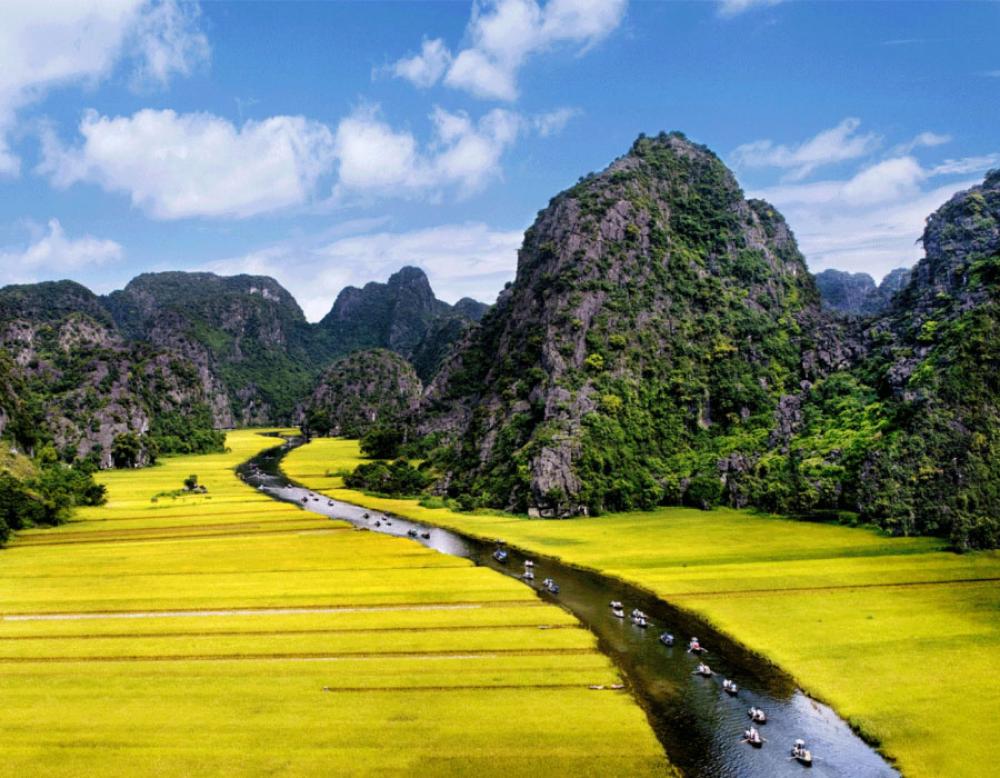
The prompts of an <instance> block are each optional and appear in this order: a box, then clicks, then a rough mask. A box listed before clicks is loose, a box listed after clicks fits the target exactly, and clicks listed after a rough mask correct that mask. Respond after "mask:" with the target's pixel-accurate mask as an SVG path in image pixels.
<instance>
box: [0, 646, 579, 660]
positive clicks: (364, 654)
mask: <svg viewBox="0 0 1000 778" xmlns="http://www.w3.org/2000/svg"><path fill="white" fill-rule="evenodd" d="M591 653H593V649H592V648H519V649H515V648H508V649H504V648H491V649H485V650H481V651H477V650H463V651H425V652H419V651H345V652H341V653H337V654H332V653H322V652H317V653H289V654H249V653H248V654H162V655H159V656H143V655H140V654H137V655H134V656H129V655H126V654H122V655H120V656H31V657H13V656H4V657H0V664H33V663H37V662H231V661H232V662H252V661H284V660H288V661H296V660H303V659H308V660H323V661H330V662H333V661H338V660H341V659H381V658H392V659H450V658H463V659H479V658H489V657H498V656H585V655H587V654H591Z"/></svg>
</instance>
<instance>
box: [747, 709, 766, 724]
mask: <svg viewBox="0 0 1000 778" xmlns="http://www.w3.org/2000/svg"><path fill="white" fill-rule="evenodd" d="M747 715H748V716H749V717H750V720H751V721H752V722H753V723H754V724H767V714H766V713H764V711H763V710H762V709H761V708H751V709H750V710H748V711H747Z"/></svg>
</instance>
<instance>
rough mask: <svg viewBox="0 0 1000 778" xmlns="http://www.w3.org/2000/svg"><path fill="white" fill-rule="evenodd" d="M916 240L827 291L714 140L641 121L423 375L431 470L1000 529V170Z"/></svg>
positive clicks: (527, 504)
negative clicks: (622, 149)
mask: <svg viewBox="0 0 1000 778" xmlns="http://www.w3.org/2000/svg"><path fill="white" fill-rule="evenodd" d="M923 241H924V246H925V248H926V254H927V256H926V258H925V259H923V260H922V261H921V262H920V263H919V264H918V265H917V266H916V267H915V268H914V269H913V270H912V272H911V271H905V270H900V271H895V272H894V273H892V274H890V275H889V276H888V277H887V278H886V279H885V281H884V282H883V284H882V285H881V286H880V287H878V288H875V286H874V283H868V282H866V281H864V279H862V280H861V283H859V284H857V286H858V288H859V289H860V292H861V293H860V294H858V295H856V296H855V297H854V298H851V300H850V305H849V306H848V307H850V308H855V307H860V308H861V309H862V311H861V312H863V313H865V315H864V316H863V317H851V318H845V317H843V316H839V315H834V313H832V312H827V311H824V310H823V309H822V308H821V306H820V295H819V290H818V289H817V287H816V284H815V283H814V281H813V279H812V277H811V276H810V275H809V274H808V272H806V269H805V265H804V262H803V260H802V257H801V255H800V254H799V252H798V250H797V249H796V247H795V242H794V239H793V238H792V235H791V233H790V232H789V230H788V228H787V226H786V225H785V223H784V221H783V220H782V218H781V217H780V215H779V214H777V213H776V212H775V211H774V209H773V208H771V207H770V206H769V205H767V204H766V203H763V202H759V201H747V200H744V199H743V197H742V194H741V192H740V191H739V188H738V186H737V185H736V183H735V181H734V180H733V178H732V176H731V175H730V174H729V172H728V171H727V170H726V169H725V167H724V166H723V165H722V164H721V163H720V162H719V160H718V159H717V158H716V157H715V156H714V155H713V154H711V152H709V151H708V150H707V149H705V148H703V147H700V146H697V145H695V144H692V143H690V142H689V141H687V140H686V139H684V138H683V137H682V136H679V135H661V136H659V137H657V138H653V139H650V138H640V139H639V141H637V142H636V144H635V145H634V146H633V148H632V150H631V151H630V152H629V154H627V155H626V156H624V157H622V158H621V159H619V160H616V161H615V162H614V163H613V164H612V165H611V166H610V167H609V168H608V169H607V170H605V171H604V172H602V173H600V174H598V175H596V176H590V177H588V178H586V179H584V180H582V181H581V182H580V183H579V184H578V185H577V186H575V187H573V188H572V189H570V190H568V191H566V192H564V193H562V194H561V195H559V196H557V197H556V198H554V199H553V200H552V202H551V203H550V204H549V207H548V208H546V209H545V210H544V211H542V212H541V213H540V214H539V216H538V219H537V220H536V222H535V224H534V225H533V226H532V227H531V229H529V230H528V232H527V233H526V235H525V240H524V245H523V247H522V249H521V252H520V254H519V258H518V272H517V278H516V280H515V282H514V283H513V285H512V286H511V287H510V288H509V289H508V290H507V291H505V292H504V293H503V294H502V295H501V297H500V299H499V301H498V303H497V305H496V306H495V307H494V308H493V309H492V310H491V311H490V312H489V313H488V314H487V315H486V316H485V317H484V319H483V321H482V323H481V325H480V326H479V327H477V328H474V329H471V330H469V331H467V332H466V333H465V335H464V336H463V340H462V341H461V344H460V346H459V348H458V349H456V350H455V351H454V352H453V353H452V354H451V355H450V356H449V358H448V359H447V360H446V362H445V364H444V366H443V367H442V369H441V371H440V372H439V373H438V375H437V377H436V378H435V379H434V381H433V382H432V384H431V386H430V387H429V389H428V391H427V392H426V394H425V398H424V400H423V402H422V405H421V409H420V412H419V414H417V415H416V417H415V419H416V421H415V424H416V434H418V435H420V434H423V435H430V434H431V433H433V434H434V436H433V438H429V440H430V441H432V442H433V443H434V444H435V445H437V448H436V449H435V450H434V451H433V452H432V453H431V454H430V456H431V458H432V460H433V461H434V463H435V464H436V466H437V467H438V468H439V470H441V471H442V472H443V473H444V476H443V478H442V479H441V481H440V482H439V484H438V488H439V490H441V491H444V492H447V493H449V494H451V495H453V496H459V495H461V496H463V497H464V498H465V501H466V502H469V501H470V500H471V501H479V502H481V503H485V504H488V505H491V506H496V507H504V508H513V509H516V510H521V511H527V512H529V513H533V514H537V515H541V516H562V515H573V514H578V513H587V512H595V511H601V510H608V509H628V508H635V507H651V506H653V505H655V504H658V503H665V504H675V503H687V504H690V505H700V506H702V507H707V506H710V505H712V504H715V503H717V502H726V503H728V504H731V505H735V506H744V505H756V506H758V507H761V508H764V509H767V510H773V511H779V512H782V513H786V514H792V515H795V514H803V515H816V514H817V513H820V514H822V513H824V512H832V513H836V514H837V515H841V516H847V515H850V516H856V517H860V519H861V520H863V521H873V522H876V523H878V524H879V525H881V526H882V527H884V528H886V529H887V530H890V531H892V532H896V533H905V534H912V533H924V534H938V535H945V536H948V537H950V538H951V539H952V540H953V542H954V544H955V546H957V547H960V548H969V547H994V546H996V545H997V544H998V543H1000V520H998V519H997V517H998V516H1000V411H998V407H1000V403H998V393H1000V378H998V376H1000V319H998V313H1000V294H998V290H1000V172H994V173H991V174H990V175H989V176H987V178H986V180H985V182H984V183H983V185H982V186H979V187H975V188H974V189H972V190H970V191H969V192H965V193H962V194H960V195H957V196H956V197H955V198H953V199H952V200H951V201H950V202H949V203H947V204H946V205H945V206H943V207H942V208H941V209H940V210H939V211H938V212H937V213H936V214H934V215H932V216H931V217H930V219H929V220H928V224H927V229H926V232H925V234H924V238H923ZM848 280H849V281H851V283H853V280H852V279H850V278H848ZM855 280H856V279H855ZM848 297H849V295H848ZM878 310H881V311H882V312H881V313H876V312H875V311H878ZM442 440H444V441H446V445H443V446H442V445H440V443H441V441H442Z"/></svg>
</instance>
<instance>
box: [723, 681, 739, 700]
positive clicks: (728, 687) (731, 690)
mask: <svg viewBox="0 0 1000 778" xmlns="http://www.w3.org/2000/svg"><path fill="white" fill-rule="evenodd" d="M722 690H723V691H724V692H726V693H727V694H732V695H734V696H735V695H736V694H739V691H740V687H739V686H737V685H736V682H735V681H730V680H729V679H728V678H726V679H725V680H723V682H722Z"/></svg>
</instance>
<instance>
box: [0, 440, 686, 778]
mask: <svg viewBox="0 0 1000 778" xmlns="http://www.w3.org/2000/svg"><path fill="white" fill-rule="evenodd" d="M274 443H275V442H274V440H273V439H269V438H265V437H262V436H261V435H260V434H257V433H255V432H236V433H232V434H230V435H229V437H228V439H227V445H228V446H229V449H230V450H229V451H228V452H227V453H225V454H217V455H209V456H200V457H179V458H169V459H166V460H165V461H164V462H163V464H161V465H160V466H158V467H156V468H153V469H148V470H132V471H115V472H108V473H104V474H101V476H100V479H101V481H102V482H103V483H105V484H106V485H107V486H108V491H109V496H110V499H109V502H108V504H107V505H106V506H103V507H101V508H92V509H86V510H82V511H80V512H79V514H78V516H77V520H76V521H74V522H72V523H71V524H69V525H66V526H63V527H59V528H55V529H48V530H33V531H28V532H23V533H20V535H19V536H18V538H17V539H16V541H15V542H14V543H13V544H12V545H11V546H10V547H8V548H7V549H4V550H3V551H0V700H2V704H0V729H2V730H3V732H4V748H3V754H2V772H3V774H5V775H24V776H88V777H89V776H111V775H114V776H122V775H128V776H135V775H150V776H152V775H156V776H178V775H191V776H194V775H213V776H215V775H248V776H258V775H259V776H264V775H266V776H282V775H288V776H302V775H364V774H371V773H379V774H382V775H385V774H389V775H391V774H400V773H418V774H424V775H449V774H463V775H466V774H470V773H471V774H480V775H501V774H502V775H528V774H533V775H535V774H553V773H560V774H574V775H595V776H598V775H600V776H604V775H615V774H628V775H636V774H640V775H641V774H658V775H663V774H664V773H666V772H669V770H670V768H669V765H668V764H667V762H666V759H665V757H664V755H663V752H662V749H661V747H660V745H659V743H658V742H657V740H656V738H655V736H654V735H653V732H652V730H651V729H650V727H649V725H648V723H647V721H646V718H645V715H644V713H643V712H642V711H641V709H640V708H639V707H638V706H637V705H636V703H635V702H634V700H633V698H632V697H631V696H630V695H628V694H627V693H626V692H621V691H608V690H604V691H593V690H591V689H590V688H589V687H590V686H591V685H604V686H608V685H611V684H614V683H618V682H620V678H619V675H618V673H617V671H616V670H615V668H614V667H613V666H612V665H611V664H610V662H609V661H608V660H607V658H605V657H604V656H603V655H602V654H601V653H599V652H598V651H597V649H596V646H595V641H594V639H593V637H592V635H591V634H590V633H589V632H588V631H586V630H584V629H582V628H581V627H580V625H579V624H578V623H577V622H576V621H575V619H574V618H573V617H572V616H570V615H569V614H568V613H566V612H565V611H563V610H561V609H560V608H558V607H555V606H552V605H547V604H544V603H543V602H542V601H541V600H539V599H538V598H537V597H536V596H535V595H534V594H533V593H532V592H531V591H530V590H528V589H527V588H526V587H524V586H523V585H520V584H518V583H517V582H515V581H513V580H511V579H508V578H506V577H504V576H502V575H500V574H498V573H495V572H492V571H490V570H488V569H485V568H477V567H474V566H473V565H472V564H471V563H469V562H467V561H465V560H461V559H456V558H452V557H448V556H445V555H443V554H438V553H436V552H433V551H430V550H428V549H425V548H423V547H421V546H419V545H418V544H416V543H412V542H409V541H406V540H402V539H393V538H388V537H385V536H382V535H377V534H375V533H368V532H359V531H355V530H353V529H352V528H351V527H350V526H349V525H347V524H341V523H338V522H331V521H328V520H326V519H323V518H321V517H319V516H315V515H312V514H309V513H306V512H304V511H302V510H300V509H298V508H296V507H295V506H292V505H287V504H282V503H277V502H275V501H274V500H272V499H270V498H269V497H267V496H265V495H263V494H259V493H258V492H256V491H254V490H253V489H251V488H250V487H248V486H246V485H244V484H243V483H242V482H240V481H239V480H238V479H237V478H236V477H235V474H234V468H235V466H236V465H238V464H240V463H241V462H243V461H245V460H246V459H248V458H250V457H251V456H253V455H254V454H256V453H257V452H259V451H260V450H262V449H265V448H268V447H271V446H273V445H274ZM189 473H197V475H198V477H199V480H200V482H201V483H202V484H204V485H206V486H207V487H208V493H207V494H206V495H183V496H171V495H170V493H171V492H174V491H176V490H177V489H178V488H179V487H180V486H181V483H182V481H183V479H184V477H185V476H187V475H188V474H189ZM157 495H159V496H157ZM154 498H155V499H154Z"/></svg>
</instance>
